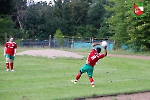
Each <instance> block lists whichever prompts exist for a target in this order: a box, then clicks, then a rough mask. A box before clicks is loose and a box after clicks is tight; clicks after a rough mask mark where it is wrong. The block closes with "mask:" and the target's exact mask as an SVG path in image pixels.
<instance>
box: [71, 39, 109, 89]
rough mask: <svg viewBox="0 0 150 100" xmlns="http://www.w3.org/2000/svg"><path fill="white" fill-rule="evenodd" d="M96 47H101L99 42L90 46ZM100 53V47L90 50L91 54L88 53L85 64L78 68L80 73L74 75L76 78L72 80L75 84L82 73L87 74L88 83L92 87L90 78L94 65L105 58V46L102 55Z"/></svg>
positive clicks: (92, 82)
mask: <svg viewBox="0 0 150 100" xmlns="http://www.w3.org/2000/svg"><path fill="white" fill-rule="evenodd" d="M96 45H101V42H100V43H93V44H92V46H93V47H94V46H96ZM100 52H101V48H100V47H97V48H93V49H92V50H91V52H90V53H89V55H88V58H87V60H86V63H85V64H84V65H83V66H82V67H81V68H80V71H79V72H78V74H77V75H76V78H75V80H74V83H75V84H76V83H77V81H78V80H79V78H80V77H81V75H82V74H83V73H85V72H87V75H88V77H89V81H90V82H91V85H92V87H94V79H93V78H92V76H93V70H94V66H95V65H96V63H97V61H98V60H99V59H102V58H104V57H105V56H107V46H104V53H102V54H100Z"/></svg>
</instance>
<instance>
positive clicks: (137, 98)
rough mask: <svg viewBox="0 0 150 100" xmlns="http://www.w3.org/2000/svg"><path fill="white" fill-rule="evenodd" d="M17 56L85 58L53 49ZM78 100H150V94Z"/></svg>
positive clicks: (126, 56) (149, 57)
mask: <svg viewBox="0 0 150 100" xmlns="http://www.w3.org/2000/svg"><path fill="white" fill-rule="evenodd" d="M84 54H85V53H84ZM87 54H88V53H87ZM17 55H31V56H42V57H47V58H55V57H67V58H83V56H82V53H74V52H68V51H61V50H53V49H50V50H27V51H23V52H19V53H17ZM108 56H113V57H125V58H135V59H145V60H150V56H137V55H115V54H108ZM76 100H150V92H145V93H136V94H127V95H116V96H106V97H103V96H101V97H100V96H99V97H96V98H95V97H94V98H88V99H85V98H78V99H76Z"/></svg>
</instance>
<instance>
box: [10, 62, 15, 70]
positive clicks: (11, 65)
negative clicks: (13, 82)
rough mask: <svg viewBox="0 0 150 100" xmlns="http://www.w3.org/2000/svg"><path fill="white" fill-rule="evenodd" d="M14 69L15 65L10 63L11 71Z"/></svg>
mask: <svg viewBox="0 0 150 100" xmlns="http://www.w3.org/2000/svg"><path fill="white" fill-rule="evenodd" d="M13 69H14V63H13V62H11V63H10V70H13Z"/></svg>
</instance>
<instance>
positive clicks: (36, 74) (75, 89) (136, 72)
mask: <svg viewBox="0 0 150 100" xmlns="http://www.w3.org/2000/svg"><path fill="white" fill-rule="evenodd" d="M0 55H1V56H0V100H73V99H74V98H80V97H85V98H86V97H90V96H93V95H110V94H122V93H133V92H143V91H150V61H149V60H142V59H130V58H120V57H106V58H104V59H102V60H100V61H99V63H98V64H97V65H96V66H95V70H94V76H93V77H94V80H95V87H94V88H92V87H91V85H90V82H89V80H88V77H87V75H86V74H84V75H83V76H82V77H81V79H80V80H79V81H78V83H77V84H73V83H72V82H71V80H72V79H74V78H75V75H76V74H77V72H78V70H79V68H80V67H81V66H82V65H83V64H84V63H85V59H84V60H81V59H69V58H56V59H50V58H44V57H31V56H16V58H15V72H6V71H5V58H4V56H3V49H2V48H1V49H0Z"/></svg>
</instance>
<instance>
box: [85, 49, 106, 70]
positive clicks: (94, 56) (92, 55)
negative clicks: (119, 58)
mask: <svg viewBox="0 0 150 100" xmlns="http://www.w3.org/2000/svg"><path fill="white" fill-rule="evenodd" d="M104 57H105V54H104V53H103V54H98V53H97V51H96V50H95V49H92V50H91V52H90V54H89V56H88V58H87V60H88V61H89V62H90V65H91V66H93V67H94V66H95V65H96V62H97V61H98V60H99V59H101V58H104Z"/></svg>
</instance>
